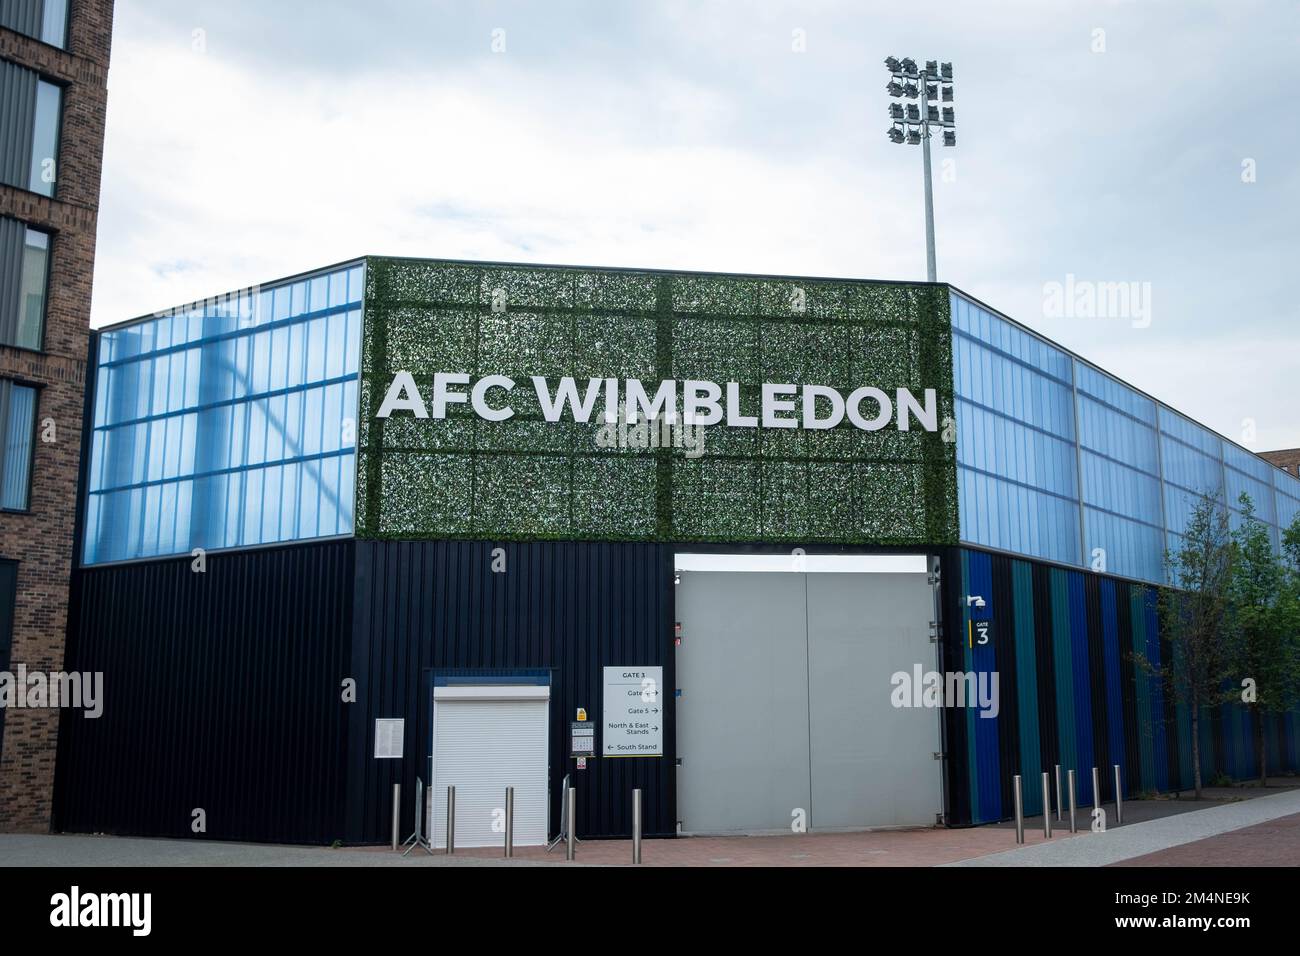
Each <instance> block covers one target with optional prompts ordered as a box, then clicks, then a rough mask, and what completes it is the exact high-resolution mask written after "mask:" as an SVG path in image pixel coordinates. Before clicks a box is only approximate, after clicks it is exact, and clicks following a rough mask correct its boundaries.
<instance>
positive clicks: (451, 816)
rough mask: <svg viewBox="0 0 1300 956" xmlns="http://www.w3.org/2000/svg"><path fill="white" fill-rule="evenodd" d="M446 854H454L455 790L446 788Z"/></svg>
mask: <svg viewBox="0 0 1300 956" xmlns="http://www.w3.org/2000/svg"><path fill="white" fill-rule="evenodd" d="M447 852H448V853H455V852H456V788H455V787H448V788H447Z"/></svg>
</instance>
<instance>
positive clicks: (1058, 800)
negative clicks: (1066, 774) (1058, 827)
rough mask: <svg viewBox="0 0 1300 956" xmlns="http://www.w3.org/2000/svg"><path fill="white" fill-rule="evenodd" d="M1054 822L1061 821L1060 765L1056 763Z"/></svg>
mask: <svg viewBox="0 0 1300 956" xmlns="http://www.w3.org/2000/svg"><path fill="white" fill-rule="evenodd" d="M1056 822H1057V823H1060V822H1061V765H1060V764H1059V763H1058V764H1057V765H1056Z"/></svg>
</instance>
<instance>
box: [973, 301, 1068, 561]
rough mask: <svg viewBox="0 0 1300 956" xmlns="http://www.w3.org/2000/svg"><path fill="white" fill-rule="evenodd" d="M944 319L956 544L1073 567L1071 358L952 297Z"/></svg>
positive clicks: (1003, 321)
mask: <svg viewBox="0 0 1300 956" xmlns="http://www.w3.org/2000/svg"><path fill="white" fill-rule="evenodd" d="M952 315H953V325H954V327H955V331H954V333H953V379H954V385H955V390H956V396H957V402H956V406H955V407H956V415H957V472H958V489H959V490H958V495H959V497H958V501H959V503H960V507H959V514H960V521H961V537H962V539H963V540H965V541H972V542H975V543H979V544H984V545H986V546H988V547H993V548H1000V549H1002V550H1006V551H1014V552H1016V553H1018V554H1026V555H1033V556H1035V557H1040V558H1044V559H1046V560H1049V561H1065V562H1069V563H1072V564H1077V563H1078V561H1079V553H1080V541H1079V502H1078V497H1079V495H1078V477H1079V472H1078V464H1077V459H1076V456H1075V434H1074V432H1075V427H1074V403H1073V387H1072V385H1071V382H1070V378H1069V376H1070V365H1069V362H1070V359H1069V356H1068V355H1067V354H1066V353H1064V352H1062V351H1060V350H1059V349H1055V348H1053V347H1052V346H1050V345H1048V344H1046V343H1044V342H1042V341H1041V340H1039V339H1036V338H1034V337H1033V336H1031V335H1028V334H1026V333H1025V332H1024V331H1023V330H1021V329H1018V328H1016V327H1015V326H1013V325H1011V324H1010V323H1008V322H1006V321H1005V320H1003V319H1001V318H999V317H997V316H994V315H992V314H991V313H989V312H987V311H985V310H984V309H981V308H979V307H978V306H976V305H974V304H973V303H971V302H968V301H966V300H965V299H962V298H960V297H954V299H953V303H952ZM973 337H974V338H973ZM975 338H978V339H979V341H975Z"/></svg>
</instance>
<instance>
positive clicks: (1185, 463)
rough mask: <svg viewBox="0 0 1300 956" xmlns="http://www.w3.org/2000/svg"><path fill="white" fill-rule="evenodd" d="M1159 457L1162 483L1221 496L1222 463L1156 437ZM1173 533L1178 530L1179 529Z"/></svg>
mask: <svg viewBox="0 0 1300 956" xmlns="http://www.w3.org/2000/svg"><path fill="white" fill-rule="evenodd" d="M1160 454H1161V456H1162V464H1163V465H1164V477H1165V482H1166V484H1174V485H1178V486H1179V487H1180V488H1184V489H1186V490H1188V491H1194V492H1196V493H1197V494H1201V495H1206V496H1208V497H1215V496H1219V497H1222V495H1223V463H1222V462H1221V461H1219V459H1218V458H1217V457H1212V456H1210V455H1207V454H1204V453H1202V452H1200V451H1198V450H1196V449H1195V448H1193V447H1191V446H1190V445H1185V444H1183V443H1182V442H1181V441H1177V440H1176V439H1173V438H1170V437H1169V436H1168V435H1161V436H1160ZM1173 530H1181V527H1178V528H1174V529H1173Z"/></svg>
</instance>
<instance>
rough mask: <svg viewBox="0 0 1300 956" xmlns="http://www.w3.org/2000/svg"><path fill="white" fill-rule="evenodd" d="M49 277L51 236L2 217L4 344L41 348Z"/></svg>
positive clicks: (0, 334)
mask: <svg viewBox="0 0 1300 956" xmlns="http://www.w3.org/2000/svg"><path fill="white" fill-rule="evenodd" d="M49 275H50V235H49V233H46V232H42V231H41V230H39V229H33V228H32V227H31V226H28V225H27V224H26V223H22V222H19V221H18V220H16V219H8V218H3V217H0V345H16V346H18V347H19V348H24V349H33V350H37V349H40V348H41V344H42V340H43V336H44V332H45V311H46V293H47V291H48V288H49Z"/></svg>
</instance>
